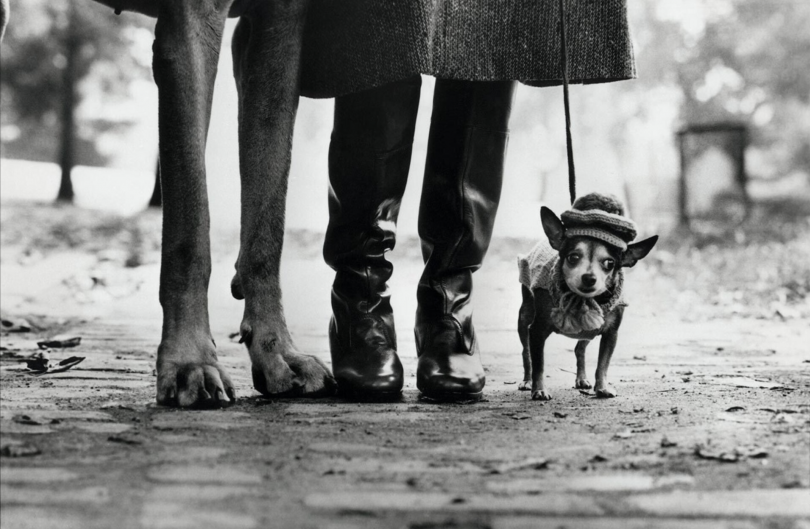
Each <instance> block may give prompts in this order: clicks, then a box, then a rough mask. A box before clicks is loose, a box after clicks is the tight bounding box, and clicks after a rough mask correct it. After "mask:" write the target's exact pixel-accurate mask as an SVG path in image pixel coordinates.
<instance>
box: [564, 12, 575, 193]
mask: <svg viewBox="0 0 810 529" xmlns="http://www.w3.org/2000/svg"><path fill="white" fill-rule="evenodd" d="M565 19H566V16H565V0H560V48H561V55H562V75H563V105H564V106H565V145H566V150H567V151H568V192H569V194H570V195H571V204H573V203H574V200H576V198H577V176H576V172H575V171H574V145H573V143H572V140H571V108H570V105H569V102H568V45H567V43H566V40H567V39H566V35H565Z"/></svg>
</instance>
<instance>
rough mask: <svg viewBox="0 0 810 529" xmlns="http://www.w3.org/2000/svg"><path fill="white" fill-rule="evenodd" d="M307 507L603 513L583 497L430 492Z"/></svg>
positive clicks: (361, 494)
mask: <svg viewBox="0 0 810 529" xmlns="http://www.w3.org/2000/svg"><path fill="white" fill-rule="evenodd" d="M304 504H305V505H306V506H307V507H310V508H313V509H318V510H331V511H360V512H376V511H381V512H386V511H395V512H396V511H408V512H424V511H441V512H452V511H463V512H477V513H512V514H520V513H526V514H548V515H554V514H558V515H559V514H563V515H564V514H569V515H576V516H598V515H601V514H604V511H603V509H602V508H601V507H600V506H599V505H598V504H597V503H596V502H595V501H594V500H593V499H592V498H589V497H587V496H576V495H573V494H540V495H518V496H511V497H507V496H495V495H480V494H472V495H467V494H446V493H433V492H404V491H392V492H378V491H356V492H355V491H351V492H340V491H336V492H331V493H314V494H310V495H308V496H307V497H306V498H305V499H304Z"/></svg>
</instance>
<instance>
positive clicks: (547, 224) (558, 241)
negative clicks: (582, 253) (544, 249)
mask: <svg viewBox="0 0 810 529" xmlns="http://www.w3.org/2000/svg"><path fill="white" fill-rule="evenodd" d="M540 222H541V223H542V224H543V231H545V232H546V237H548V242H549V243H551V247H552V248H554V249H555V250H559V249H560V248H562V242H563V239H564V238H565V227H563V223H562V221H561V220H560V219H559V218H557V215H555V214H554V212H553V211H551V210H550V209H548V208H547V207H546V206H543V207H541V208H540Z"/></svg>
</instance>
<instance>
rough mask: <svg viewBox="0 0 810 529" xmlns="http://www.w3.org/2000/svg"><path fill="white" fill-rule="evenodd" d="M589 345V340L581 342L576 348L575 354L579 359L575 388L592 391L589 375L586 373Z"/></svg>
mask: <svg viewBox="0 0 810 529" xmlns="http://www.w3.org/2000/svg"><path fill="white" fill-rule="evenodd" d="M589 343H590V342H589V341H588V340H579V341H578V342H577V345H576V347H574V354H575V355H576V357H577V378H576V382H575V383H574V387H575V388H577V389H591V383H590V382H589V381H588V374H587V373H586V372H585V348H586V347H588V344H589Z"/></svg>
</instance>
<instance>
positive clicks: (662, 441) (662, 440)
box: [661, 437, 678, 448]
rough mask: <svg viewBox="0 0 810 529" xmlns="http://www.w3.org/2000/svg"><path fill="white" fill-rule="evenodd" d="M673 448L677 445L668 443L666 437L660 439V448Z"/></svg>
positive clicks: (672, 442) (673, 442)
mask: <svg viewBox="0 0 810 529" xmlns="http://www.w3.org/2000/svg"><path fill="white" fill-rule="evenodd" d="M673 446H678V443H676V442H675V441H670V440H669V439H667V438H666V437H662V438H661V448H672V447H673Z"/></svg>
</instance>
